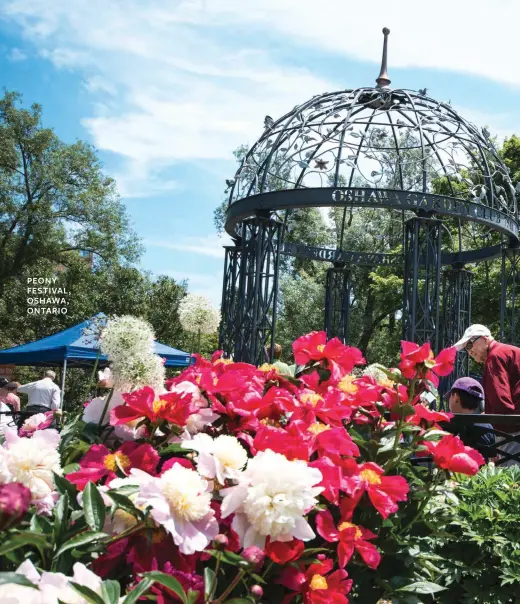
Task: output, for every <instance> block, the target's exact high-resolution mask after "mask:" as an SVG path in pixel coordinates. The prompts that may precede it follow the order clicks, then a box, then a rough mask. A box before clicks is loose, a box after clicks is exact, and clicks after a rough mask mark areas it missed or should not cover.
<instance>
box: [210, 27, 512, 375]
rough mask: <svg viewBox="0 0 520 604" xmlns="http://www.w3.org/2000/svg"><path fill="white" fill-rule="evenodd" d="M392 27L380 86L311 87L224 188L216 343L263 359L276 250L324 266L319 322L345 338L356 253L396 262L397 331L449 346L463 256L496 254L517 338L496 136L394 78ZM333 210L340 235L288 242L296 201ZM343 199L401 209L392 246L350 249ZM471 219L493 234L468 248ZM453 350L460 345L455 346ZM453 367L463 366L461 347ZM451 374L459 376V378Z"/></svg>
mask: <svg viewBox="0 0 520 604" xmlns="http://www.w3.org/2000/svg"><path fill="white" fill-rule="evenodd" d="M389 33H390V32H389V30H388V29H386V28H385V29H383V34H384V47H383V59H382V65H381V72H380V74H379V77H378V78H377V79H376V86H375V87H365V88H358V89H355V90H340V91H338V92H332V93H325V94H322V95H318V96H314V97H313V98H311V99H310V100H309V101H307V102H305V103H303V104H301V105H299V106H297V107H295V108H294V109H292V110H291V111H289V112H288V113H286V114H285V115H284V116H282V117H280V118H279V119H277V120H274V119H272V118H271V117H269V116H267V117H266V118H265V123H264V131H263V132H262V134H261V136H260V138H259V139H258V140H257V142H256V143H255V144H254V145H253V146H252V147H251V149H250V150H249V152H248V153H247V155H246V156H245V157H244V159H243V161H242V163H241V165H240V167H239V169H238V170H237V172H236V174H235V176H234V178H233V179H231V180H229V181H227V182H228V185H229V187H230V192H229V203H228V208H227V215H226V223H225V229H226V231H227V232H228V233H229V235H231V237H232V238H233V240H234V245H231V246H228V247H226V257H225V270H224V283H223V293H222V324H221V332H220V345H221V347H222V348H223V349H224V350H225V352H226V353H228V354H230V355H232V356H233V358H234V359H235V360H241V361H247V362H251V363H255V364H258V363H261V362H263V361H264V360H266V357H267V352H266V351H268V350H269V348H270V347H272V346H273V345H274V337H275V329H276V315H277V296H278V278H279V271H280V258H281V255H282V254H285V255H289V256H296V257H302V258H308V259H313V260H321V261H323V262H327V263H329V264H330V268H329V269H328V271H327V280H326V304H325V306H326V309H325V317H324V325H325V329H326V331H327V333H328V335H329V337H332V336H338V337H339V338H341V339H342V340H343V341H348V324H349V295H350V294H349V292H350V286H351V267H352V266H353V265H374V266H377V265H388V266H394V265H395V266H401V267H403V268H404V297H403V304H402V323H403V336H404V337H405V338H406V339H408V340H411V341H415V342H418V343H423V342H425V341H430V342H431V343H432V347H433V349H434V350H435V351H438V350H439V349H440V348H441V347H444V346H448V345H451V344H453V342H455V341H456V340H457V339H458V338H459V337H460V335H461V334H462V333H463V331H464V329H465V328H466V327H467V326H468V325H469V323H470V320H471V272H470V271H468V270H467V269H466V266H467V265H468V264H472V263H475V262H479V261H482V260H487V259H491V258H496V257H500V256H501V257H502V272H503V275H502V277H503V278H502V296H501V334H500V336H501V339H503V340H507V341H510V342H516V341H517V337H518V336H519V335H520V333H517V332H518V331H519V330H518V318H517V310H518V309H517V307H516V299H517V298H516V289H517V283H518V274H519V266H520V264H519V259H520V254H519V250H518V247H517V246H518V210H517V204H516V194H515V188H514V187H513V184H512V182H511V179H510V177H509V173H508V170H507V168H506V166H505V165H504V163H503V161H502V160H501V158H500V156H499V154H498V152H497V149H496V148H495V145H494V142H493V140H492V139H491V137H490V135H489V133H488V132H487V131H486V130H485V129H478V128H477V127H476V126H474V125H472V124H471V123H469V122H468V121H466V120H465V119H464V118H463V117H461V116H460V115H459V114H458V113H456V112H455V111H454V109H453V108H452V107H451V105H450V104H448V103H442V102H438V101H436V100H435V99H433V98H430V97H429V96H428V94H427V91H426V90H420V91H418V92H414V91H412V90H405V89H392V88H390V78H389V76H388V73H387V42H388V34H389ZM325 207H332V208H339V210H336V211H339V212H340V215H341V228H340V229H339V237H338V242H337V246H335V247H334V248H324V247H313V246H309V245H304V244H303V243H297V242H296V243H295V242H291V243H289V242H288V241H287V232H288V228H289V226H290V222H291V213H292V212H294V211H295V210H300V211H301V210H302V209H306V208H325ZM352 208H387V209H391V210H393V211H394V212H395V213H396V214H397V215H398V216H399V217H400V225H401V227H400V228H401V232H402V238H401V241H402V243H401V245H400V246H399V249H398V250H375V251H374V252H371V253H366V252H365V253H362V252H356V251H352V250H349V249H345V248H346V246H345V239H346V233H347V232H348V220H347V218H348V213H349V211H351V209H352ZM475 223H479V224H480V225H484V227H485V228H486V229H487V230H488V232H489V241H490V245H487V246H486V247H477V248H475V246H467V245H466V246H465V245H464V241H466V240H467V238H465V237H463V233H464V229H468V228H471V225H474V224H475ZM458 356H459V357H461V355H458ZM458 363H459V366H458V367H457V370H456V372H455V376H456V375H461V374H462V373H464V372H465V371H466V365H467V363H466V360H465V359H464V358H463V357H461V359H459V361H458ZM455 376H454V377H455Z"/></svg>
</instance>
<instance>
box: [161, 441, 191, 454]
mask: <svg viewBox="0 0 520 604" xmlns="http://www.w3.org/2000/svg"><path fill="white" fill-rule="evenodd" d="M169 453H187V450H186V448H184V447H181V445H180V443H174V444H172V445H168V446H167V447H166V448H165V449H162V450H161V451H160V454H161V457H162V456H164V455H168V454H169Z"/></svg>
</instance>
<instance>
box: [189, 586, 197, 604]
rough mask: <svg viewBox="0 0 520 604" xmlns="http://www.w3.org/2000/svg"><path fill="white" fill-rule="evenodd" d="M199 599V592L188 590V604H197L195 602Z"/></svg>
mask: <svg viewBox="0 0 520 604" xmlns="http://www.w3.org/2000/svg"><path fill="white" fill-rule="evenodd" d="M198 599H199V592H198V591H194V590H193V589H189V590H188V604H197V600H198Z"/></svg>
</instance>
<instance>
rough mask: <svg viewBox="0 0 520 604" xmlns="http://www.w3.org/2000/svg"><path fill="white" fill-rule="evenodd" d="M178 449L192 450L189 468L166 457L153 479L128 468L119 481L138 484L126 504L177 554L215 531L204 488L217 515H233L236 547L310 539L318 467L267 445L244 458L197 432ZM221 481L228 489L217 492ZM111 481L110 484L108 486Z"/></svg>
mask: <svg viewBox="0 0 520 604" xmlns="http://www.w3.org/2000/svg"><path fill="white" fill-rule="evenodd" d="M182 447H183V448H185V449H191V450H193V451H195V452H196V456H195V464H196V468H197V469H196V470H194V469H191V468H188V467H185V466H184V465H181V463H180V460H170V461H172V462H173V464H172V465H171V466H170V467H169V468H167V469H165V470H164V471H163V473H162V474H161V475H160V476H151V475H150V474H147V473H146V472H143V471H142V470H138V469H137V468H133V469H132V470H131V471H130V476H129V477H128V478H126V479H123V480H124V481H125V483H127V484H135V485H136V486H137V487H138V491H137V493H136V495H135V499H134V500H133V501H134V504H135V505H136V506H137V507H139V508H140V509H145V508H150V516H151V518H153V520H154V521H155V522H156V523H157V524H158V525H159V526H162V527H163V528H164V529H165V530H166V531H167V532H168V533H170V535H172V537H173V540H174V542H175V544H176V545H177V546H179V550H180V551H181V553H183V554H187V555H191V554H193V553H195V552H200V551H202V550H204V548H206V547H207V546H208V544H209V543H211V540H212V539H214V538H215V536H216V535H217V533H218V528H219V527H218V522H217V520H216V518H215V512H214V510H213V508H212V507H211V500H212V491H214V489H219V488H220V491H219V492H220V495H222V496H223V501H222V508H221V513H222V517H223V518H226V517H227V516H229V515H231V514H234V518H233V522H232V527H233V529H234V530H235V531H236V532H237V534H238V536H239V539H240V544H241V545H242V546H243V547H249V546H251V545H256V546H257V547H260V548H262V549H263V548H264V546H265V541H266V538H267V537H270V539H271V541H291V540H292V539H293V538H294V537H296V538H298V539H302V540H303V541H309V540H310V539H313V538H314V537H315V534H314V532H313V530H312V528H311V527H310V525H309V523H308V522H307V519H306V515H307V514H308V513H309V512H310V511H311V510H312V509H313V508H314V507H315V505H316V504H317V499H316V498H317V496H318V495H319V494H320V493H321V492H322V491H323V488H322V487H321V486H317V485H319V484H320V482H321V481H322V474H321V472H320V471H319V470H318V469H316V468H311V467H309V466H308V465H307V463H306V462H304V461H301V460H293V461H290V460H288V459H287V458H286V457H285V456H284V455H281V454H280V453H274V452H273V451H271V450H269V449H268V450H267V451H261V452H259V453H258V454H257V455H256V457H254V458H252V459H249V460H248V457H247V451H246V450H245V449H244V447H243V446H242V445H241V444H240V442H239V441H238V439H237V438H236V437H234V436H227V435H221V436H218V437H217V438H215V439H213V438H211V437H210V436H209V435H208V434H198V435H197V436H195V437H194V438H192V439H188V440H185V441H184V442H183V444H182ZM167 463H168V462H167ZM244 467H245V470H244V469H243V468H244ZM215 482H218V483H219V484H218V485H216V484H215ZM122 484H123V482H121V485H122ZM225 484H231V486H228V487H226V488H224V489H222V488H221V487H222V486H223V485H225ZM115 486H116V485H115V484H114V482H111V483H110V487H111V488H113V487H115ZM107 503H108V502H107ZM119 520H124V519H123V518H121V519H118V521H119ZM132 522H133V520H132ZM107 530H108V531H109V532H110V527H107Z"/></svg>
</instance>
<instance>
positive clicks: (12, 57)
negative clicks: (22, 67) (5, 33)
mask: <svg viewBox="0 0 520 604" xmlns="http://www.w3.org/2000/svg"><path fill="white" fill-rule="evenodd" d="M26 59H27V55H26V53H25V52H23V50H20V49H19V48H16V47H15V48H11V50H10V52H9V53H8V54H7V60H8V61H11V63H18V62H19V61H25V60H26Z"/></svg>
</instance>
